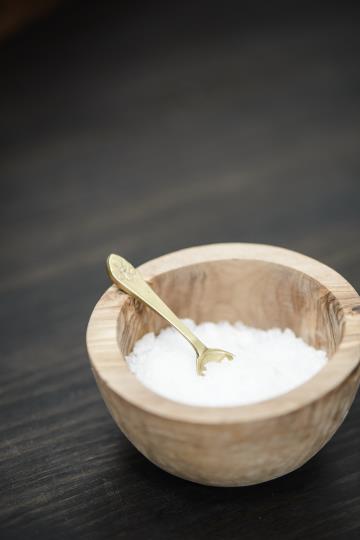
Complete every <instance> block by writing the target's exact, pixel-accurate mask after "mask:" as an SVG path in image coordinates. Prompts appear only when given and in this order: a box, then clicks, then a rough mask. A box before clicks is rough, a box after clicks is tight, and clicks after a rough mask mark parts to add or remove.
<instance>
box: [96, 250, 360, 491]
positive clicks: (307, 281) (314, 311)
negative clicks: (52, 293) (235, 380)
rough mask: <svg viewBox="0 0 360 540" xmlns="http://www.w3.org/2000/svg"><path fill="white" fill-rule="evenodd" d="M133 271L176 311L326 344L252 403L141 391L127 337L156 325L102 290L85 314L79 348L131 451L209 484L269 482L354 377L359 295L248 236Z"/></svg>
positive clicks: (292, 461) (321, 268)
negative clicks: (322, 354)
mask: <svg viewBox="0 0 360 540" xmlns="http://www.w3.org/2000/svg"><path fill="white" fill-rule="evenodd" d="M140 270H141V272H142V274H143V275H144V277H145V278H146V279H147V280H149V281H150V282H151V284H152V286H153V287H154V289H155V290H156V291H157V292H158V293H159V295H160V296H161V297H162V298H163V299H164V300H165V301H166V302H167V303H168V305H169V306H170V307H171V308H172V309H173V310H174V311H175V313H177V314H178V315H179V316H180V317H190V318H192V319H194V320H195V321H196V322H201V321H205V320H213V321H219V320H229V321H236V320H241V321H243V322H244V323H245V324H248V325H251V326H255V327H259V328H264V329H265V328H271V327H280V328H286V327H289V328H291V329H293V330H294V332H295V333H296V334H297V335H298V336H300V337H302V338H303V339H304V340H305V341H306V342H307V343H309V344H310V345H313V346H315V347H318V348H323V349H324V350H326V351H327V353H328V355H329V362H328V364H327V365H326V366H325V367H324V368H323V369H322V370H321V371H320V372H319V373H318V374H317V375H316V376H315V377H313V378H312V379H311V380H309V381H308V382H306V383H305V384H303V385H301V386H299V387H298V388H296V389H294V390H292V391H291V392H288V393H287V394H284V395H282V396H279V397H277V398H274V399H271V400H268V401H264V402H261V403H257V404H253V405H246V406H237V407H223V408H207V407H193V406H189V405H184V404H180V403H176V402H173V401H170V400H168V399H165V398H163V397H161V396H159V395H156V394H155V393H153V392H151V391H150V390H149V389H147V388H145V387H144V386H143V385H142V384H141V383H140V382H139V381H138V380H137V379H136V378H135V376H134V375H133V374H132V373H131V372H130V370H129V369H128V367H127V364H126V361H125V356H126V355H127V354H128V353H129V352H130V351H131V349H132V347H133V345H134V343H135V341H136V340H137V339H139V338H140V337H141V336H142V335H144V334H145V333H146V332H149V331H155V332H158V331H159V330H160V329H161V328H163V327H164V326H165V325H166V323H165V322H164V321H163V320H162V319H161V318H160V317H159V316H157V315H156V314H154V313H153V312H152V311H151V310H149V309H148V308H146V307H145V306H143V305H142V304H140V303H138V302H134V301H133V300H132V299H131V298H130V297H128V296H127V295H126V294H123V293H121V292H120V291H119V290H118V289H116V287H115V286H113V287H110V288H109V289H108V290H107V291H106V293H105V294H104V295H103V297H102V298H101V299H100V301H99V302H98V304H97V306H96V307H95V309H94V312H93V314H92V316H91V318H90V322H89V326H88V332H87V345H88V351H89V355H90V359H91V363H92V367H93V371H94V374H95V377H96V380H97V383H98V386H99V389H100V391H101V393H102V396H103V398H104V401H105V403H106V404H107V406H108V408H109V410H110V412H111V414H112V416H113V418H114V420H115V421H116V423H117V424H118V426H119V427H120V429H121V430H122V431H123V433H125V435H126V436H127V437H128V438H129V440H130V441H131V442H132V443H133V444H134V445H135V446H136V448H138V449H139V450H140V452H142V453H143V454H144V455H145V456H146V457H147V458H148V459H150V460H151V461H152V462H154V463H155V464H157V465H158V466H160V467H162V468H163V469H165V470H167V471H169V472H171V473H173V474H175V475H177V476H180V477H183V478H186V479H189V480H192V481H194V482H199V483H202V484H209V485H217V486H241V485H248V484H256V483H260V482H264V481H266V480H270V479H272V478H275V477H278V476H281V475H283V474H286V473H288V472H290V471H292V470H294V469H296V468H298V467H300V466H301V465H302V464H303V463H305V462H306V461H307V460H308V459H309V458H311V457H312V456H313V455H314V454H315V453H316V452H318V450H319V449H320V448H321V447H322V446H323V445H324V444H325V443H326V442H327V441H328V440H329V439H330V438H331V436H332V435H333V434H334V433H335V431H336V430H337V428H338V427H339V426H340V424H341V423H342V421H343V419H344V418H345V416H346V414H347V412H348V410H349V408H350V405H351V403H352V401H353V399H354V397H355V394H356V390H357V387H358V385H359V380H360V368H359V357H360V314H359V312H358V310H357V306H359V304H360V299H359V296H358V294H357V293H356V291H355V290H354V289H353V287H352V286H351V285H350V284H349V283H348V282H347V281H346V280H345V279H344V278H343V277H342V276H340V275H339V274H338V273H337V272H335V271H334V270H332V269H331V268H329V267H327V266H325V265H323V264H321V263H320V262H318V261H316V260H314V259H310V258H309V257H306V256H304V255H301V254H299V253H295V252H292V251H289V250H286V249H283V248H277V247H273V246H265V245H256V244H219V245H209V246H200V247H195V248H189V249H185V250H181V251H178V252H175V253H171V254H169V255H165V256H163V257H160V258H158V259H155V260H153V261H150V262H148V263H146V264H144V265H142V266H141V267H140ZM169 361H170V362H171V358H169Z"/></svg>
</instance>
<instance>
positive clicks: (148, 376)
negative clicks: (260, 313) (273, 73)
mask: <svg viewBox="0 0 360 540" xmlns="http://www.w3.org/2000/svg"><path fill="white" fill-rule="evenodd" d="M184 322H185V323H186V324H187V325H188V326H189V327H190V328H191V330H192V331H193V332H194V334H196V335H197V336H198V337H199V339H201V341H202V342H203V343H205V345H206V346H208V347H214V348H221V349H225V350H226V351H229V352H231V353H233V354H234V355H235V358H234V360H232V361H228V360H224V361H222V362H221V363H215V362H211V363H209V364H207V366H206V367H207V369H206V373H205V376H203V377H201V376H198V375H197V373H196V369H195V352H194V350H193V349H192V347H191V345H190V344H189V343H188V342H187V341H186V340H185V339H184V338H183V337H182V336H181V335H180V334H179V333H178V332H177V331H176V330H175V329H173V328H172V327H168V328H165V329H164V330H162V331H161V332H160V334H159V335H157V336H155V335H154V333H149V334H146V335H145V336H143V337H142V338H141V339H140V340H139V341H137V342H136V343H135V347H134V349H133V351H132V353H131V354H130V355H129V356H128V357H127V362H128V365H129V367H130V369H131V371H132V372H133V373H135V375H136V376H137V377H138V379H139V380H140V381H141V382H142V383H143V384H144V385H145V386H147V387H148V388H150V389H151V390H153V391H154V392H156V393H157V394H160V395H162V396H164V397H167V398H169V399H172V400H174V401H180V402H182V403H188V404H191V405H202V406H210V407H218V406H231V405H245V404H249V403H255V402H257V401H263V400H266V399H270V398H273V397H275V396H278V395H280V394H284V393H285V392H288V391H289V390H291V389H293V388H295V387H296V386H299V385H300V384H302V383H304V382H305V381H307V380H308V379H310V378H311V377H313V376H314V375H315V374H316V373H317V372H318V371H319V370H320V369H321V368H322V367H323V366H324V365H325V364H326V362H327V357H326V353H325V352H324V351H321V350H317V349H314V348H313V347H311V346H309V345H307V344H306V343H305V342H304V341H303V340H302V339H300V338H298V337H296V336H295V334H294V332H292V331H291V330H289V329H286V330H280V329H278V328H273V329H271V330H258V329H256V328H250V327H248V326H245V325H243V324H242V323H240V322H238V323H235V324H234V325H232V324H230V323H228V322H220V323H212V322H204V323H202V324H199V325H196V324H195V323H194V322H193V321H191V320H189V319H186V320H184Z"/></svg>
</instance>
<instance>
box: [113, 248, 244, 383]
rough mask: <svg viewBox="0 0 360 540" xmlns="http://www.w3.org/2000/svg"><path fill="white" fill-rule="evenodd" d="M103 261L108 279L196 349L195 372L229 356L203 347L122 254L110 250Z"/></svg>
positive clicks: (219, 350)
mask: <svg viewBox="0 0 360 540" xmlns="http://www.w3.org/2000/svg"><path fill="white" fill-rule="evenodd" d="M106 265H107V271H108V274H109V277H110V279H111V280H112V281H113V283H115V285H116V286H117V287H118V288H119V289H120V290H122V291H123V292H125V293H127V294H129V295H130V296H133V297H134V298H137V299H138V300H140V301H141V302H144V304H146V305H147V306H149V308H151V309H153V310H154V311H155V312H156V313H158V314H159V315H160V316H161V317H163V318H164V319H165V320H166V321H167V322H168V323H170V324H171V325H172V326H173V327H174V328H176V330H178V332H180V334H181V335H182V336H183V337H184V338H185V339H187V340H188V342H189V343H190V345H192V347H193V348H194V350H195V352H196V370H197V373H198V375H204V373H205V366H206V364H207V363H208V362H221V361H222V360H233V358H234V356H233V355H232V354H231V353H229V352H226V351H223V350H221V349H209V348H208V347H206V346H205V345H204V344H203V343H202V342H201V341H200V340H199V339H198V338H197V337H196V336H195V335H194V334H193V333H192V332H191V330H190V329H189V328H188V327H187V326H186V325H185V324H184V323H183V322H182V321H181V320H180V319H178V317H177V316H176V315H175V314H174V313H173V312H172V311H171V309H170V308H169V307H168V306H167V305H166V304H165V302H164V301H163V300H161V298H160V297H159V296H158V295H157V294H156V293H155V291H154V290H153V289H152V288H151V287H150V285H149V284H148V283H146V281H145V280H144V279H143V277H142V276H141V274H140V272H139V271H138V270H136V268H134V267H133V266H132V265H131V264H130V263H129V262H128V261H127V260H125V259H124V258H123V257H120V256H119V255H114V254H111V255H109V257H108V259H107V262H106Z"/></svg>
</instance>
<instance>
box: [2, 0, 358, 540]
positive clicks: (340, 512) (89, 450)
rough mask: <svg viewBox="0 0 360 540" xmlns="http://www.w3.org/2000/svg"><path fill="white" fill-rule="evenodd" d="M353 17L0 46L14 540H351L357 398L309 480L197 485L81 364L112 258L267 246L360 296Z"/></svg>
mask: <svg viewBox="0 0 360 540" xmlns="http://www.w3.org/2000/svg"><path fill="white" fill-rule="evenodd" d="M358 20H359V19H358V13H357V12H355V9H354V7H353V6H352V7H351V6H349V7H346V6H345V4H341V6H339V5H337V6H335V7H334V8H333V7H332V6H331V5H330V4H329V3H326V4H325V3H324V4H320V3H319V4H317V5H316V6H315V5H311V4H306V3H305V4H301V6H300V5H299V4H297V3H296V4H295V3H294V4H293V6H292V7H291V8H290V7H289V6H287V4H286V3H281V4H277V3H275V4H274V3H271V5H269V4H268V3H265V2H261V3H260V4H259V3H256V5H253V4H252V3H244V4H243V5H242V7H239V6H238V5H237V3H231V2H229V3H227V2H226V3H220V2H219V3H208V2H207V3H205V2H195V3H187V2H185V3H181V4H177V5H176V7H175V6H174V5H173V4H171V5H170V4H169V5H168V4H166V3H151V4H148V3H144V4H143V5H140V6H139V5H136V6H135V5H133V4H132V3H130V2H129V3H122V4H121V6H120V5H118V4H117V3H115V2H114V3H112V2H109V3H107V4H106V7H105V4H104V3H101V2H91V3H88V2H72V3H64V4H63V5H61V6H60V7H59V8H58V10H57V12H56V13H54V14H52V15H51V16H49V17H48V18H45V19H44V18H43V19H41V20H39V21H38V22H34V23H33V24H32V25H31V26H29V27H28V28H27V29H25V30H23V31H22V32H21V33H18V34H16V35H14V36H13V37H11V38H10V39H8V40H7V41H5V42H3V43H2V44H1V46H0V65H1V82H0V119H1V121H0V182H1V197H0V235H1V265H0V295H1V302H0V328H1V330H0V332H1V339H0V353H1V364H0V370H1V373H0V377H1V378H0V381H1V395H0V429H1V436H0V489H1V495H0V530H1V537H2V538H4V539H5V540H6V539H7V538H27V539H32V538H36V539H39V538H46V539H48V538H51V539H62V538H64V539H65V538H66V539H68V538H126V539H128V538H130V539H135V540H137V539H143V538H147V539H166V540H168V539H183V538H185V537H189V538H197V539H205V538H206V539H209V538H210V539H221V540H223V539H227V538H229V539H233V538H242V539H244V540H245V539H251V540H252V539H257V538H266V539H269V540H272V539H276V540H277V539H280V538H285V539H289V540H293V539H294V540H295V539H298V538H307V539H310V538H314V539H315V538H316V539H329V538H333V539H342V538H344V539H349V538H350V539H352V538H357V537H358V535H359V530H360V474H359V470H360V457H359V456H360V454H359V447H360V425H359V415H360V400H359V397H358V398H357V399H356V401H355V403H354V405H353V407H352V409H351V412H350V414H349V416H348V418H347V419H346V421H345V423H344V424H343V426H342V427H341V429H340V430H339V432H338V433H337V434H336V436H335V438H334V439H333V440H332V441H331V442H330V443H329V444H328V445H327V446H326V448H324V449H323V450H322V451H321V452H320V453H319V455H318V456H316V457H315V458H314V459H313V460H311V461H310V462H309V463H308V464H307V465H305V466H304V467H303V468H301V469H300V470H298V471H296V472H294V473H292V474H290V475H288V476H286V477H284V478H281V479H278V480H274V481H272V482H269V483H266V484H263V485H260V486H254V487H248V488H240V489H221V488H219V489H214V488H207V487H201V486H198V485H195V484H191V483H188V482H186V481H183V480H180V479H177V478H175V477H172V476H170V475H168V474H166V473H164V472H162V471H161V470H159V469H157V468H156V467H155V466H153V465H151V464H150V463H149V462H148V461H146V460H145V458H143V457H142V456H141V455H140V454H139V453H138V452H137V451H136V450H135V449H134V448H133V447H132V446H131V445H130V443H129V442H128V441H127V440H126V438H125V437H124V436H123V435H122V434H121V433H120V432H119V430H118V429H117V427H116V425H115V424H114V422H113V420H112V419H111V417H110V416H109V414H108V412H107V410H106V409H105V406H104V404H103V402H102V399H101V397H100V395H99V393H98V390H97V388H96V385H95V382H94V380H93V377H92V374H91V372H90V369H89V362H88V359H87V354H86V350H85V330H86V324H87V320H88V318H89V315H90V312H91V310H92V308H93V306H94V304H95V303H96V301H97V300H98V298H99V297H100V295H101V294H102V292H103V291H104V290H105V288H106V287H107V286H108V279H107V277H106V273H105V265H104V264H105V258H106V256H107V255H108V253H110V252H119V253H121V254H123V255H124V256H125V257H126V258H128V259H130V260H132V261H133V262H134V263H135V264H140V263H142V262H144V261H146V260H148V259H150V258H153V257H155V256H158V255H161V254H163V253H166V252H169V251H172V250H175V249H180V248H182V247H187V246H189V245H198V244H206V243H213V242H224V241H225V242H226V241H234V242H240V241H249V242H263V243H270V244H276V245H280V246H284V247H288V248H290V249H294V250H298V251H301V252H303V253H305V254H307V255H310V256H313V257H315V258H317V259H319V260H321V261H323V262H325V263H326V264H328V265H330V266H332V267H334V268H335V269H337V270H338V271H339V272H340V273H341V274H342V275H344V276H345V277H346V278H347V279H348V280H349V281H350V282H351V284H352V285H353V286H354V287H355V288H356V289H357V290H358V291H359V290H360V243H359V227H360V217H359V216H360V214H359V206H360V205H359V203H360V153H359V141H360V91H359V88H360V78H359V73H360V72H359V65H358V64H359V62H358V58H359V51H360V43H359V41H360V32H359V24H358Z"/></svg>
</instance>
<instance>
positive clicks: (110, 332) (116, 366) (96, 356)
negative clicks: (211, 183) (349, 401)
mask: <svg viewBox="0 0 360 540" xmlns="http://www.w3.org/2000/svg"><path fill="white" fill-rule="evenodd" d="M231 259H233V260H234V259H235V260H241V259H242V260H258V261H265V262H270V263H276V264H279V265H282V266H285V267H288V268H291V269H293V270H297V271H300V272H302V273H304V274H306V275H307V276H309V277H310V278H312V279H314V280H316V281H318V283H319V284H320V285H322V286H324V287H326V288H327V289H328V291H330V292H331V293H332V294H333V295H334V296H335V297H336V299H337V301H338V302H339V304H340V307H341V309H342V310H343V316H344V324H343V335H342V338H341V341H340V344H339V347H338V349H337V351H336V352H335V354H334V355H333V356H332V358H331V360H330V361H329V362H328V363H327V364H326V365H325V366H324V367H323V368H322V369H321V370H320V371H319V372H318V373H317V374H316V375H315V376H314V377H312V378H311V379H309V380H308V381H306V382H305V383H303V384H302V385H300V386H298V387H296V388H294V389H293V390H290V391H289V392H287V393H285V394H281V395H279V396H277V397H274V398H271V399H269V400H266V401H261V402H258V403H254V404H249V405H236V406H223V407H204V406H197V405H196V406H195V405H187V404H184V403H180V402H176V401H172V400H170V399H168V398H165V397H163V396H160V395H159V394H156V393H155V392H153V391H152V390H150V389H149V388H147V387H145V386H144V385H143V384H142V383H141V382H140V381H139V380H138V379H137V378H136V376H135V375H134V374H133V373H132V372H131V371H130V369H129V367H128V366H127V364H126V361H125V359H124V357H123V354H122V352H121V350H120V347H119V344H118V340H117V327H118V318H119V316H120V311H121V308H122V306H123V304H124V302H126V301H128V296H127V295H125V294H123V293H121V292H120V291H119V290H118V289H117V288H116V287H115V285H112V286H111V287H110V288H109V289H107V290H106V292H105V293H104V294H103V295H102V296H101V298H100V300H99V301H98V302H97V304H96V305H95V308H94V310H93V312H92V314H91V316H90V320H89V323H88V327H87V333H86V344H87V350H88V354H89V357H90V362H91V366H92V370H93V372H94V375H95V378H96V379H97V380H98V381H99V382H100V381H101V383H103V384H105V386H106V387H108V389H109V390H110V391H112V392H113V393H115V394H116V395H117V396H118V397H119V398H120V399H121V400H124V401H125V402H127V403H128V404H130V405H132V406H133V407H135V408H137V409H140V410H142V411H146V412H148V413H150V414H153V415H156V416H159V417H162V418H168V419H171V420H173V421H174V420H176V421H181V422H191V423H199V424H229V423H241V422H249V421H260V420H264V419H268V418H270V417H275V416H282V415H285V414H289V413H291V412H294V411H296V410H298V409H300V408H303V407H305V406H307V405H309V404H310V403H312V402H314V401H316V400H318V399H320V398H321V397H323V396H324V395H326V394H328V393H329V392H331V391H332V390H334V389H335V388H336V387H338V386H339V385H340V384H342V383H343V382H344V381H345V380H346V379H347V378H348V377H349V376H350V375H351V374H352V372H353V371H354V370H355V369H356V368H357V367H358V365H359V363H360V297H359V295H358V294H357V292H356V291H355V289H354V288H353V287H352V286H351V285H350V283H349V282H348V281H347V280H346V279H345V278H344V277H342V276H341V275H340V274H339V273H338V272H336V271H335V270H333V269H332V268H330V267H329V266H326V265H325V264H323V263H321V262H319V261H317V260H316V259H313V258H311V257H308V256H306V255H303V254H301V253H298V252H296V251H292V250H289V249H286V248H282V247H277V246H272V245H267V244H250V243H222V244H209V245H202V246H194V247H189V248H185V249H181V250H178V251H174V252H172V253H168V254H166V255H163V256H160V257H157V258H155V259H152V260H150V261H148V262H146V263H144V264H142V265H140V266H139V267H138V268H139V270H140V271H141V273H142V275H143V276H144V278H145V279H146V280H147V281H151V280H152V279H153V278H154V277H155V276H158V275H161V274H163V273H165V272H169V271H172V270H177V269H179V268H182V267H186V266H191V265H194V264H198V263H206V262H211V261H221V260H231Z"/></svg>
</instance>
